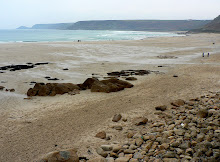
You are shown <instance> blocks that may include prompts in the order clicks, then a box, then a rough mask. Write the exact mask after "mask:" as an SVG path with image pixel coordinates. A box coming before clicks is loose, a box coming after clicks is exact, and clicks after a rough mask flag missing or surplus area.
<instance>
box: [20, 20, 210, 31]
mask: <svg viewBox="0 0 220 162" xmlns="http://www.w3.org/2000/svg"><path fill="white" fill-rule="evenodd" d="M210 22H211V20H100V21H97V20H94V21H78V22H76V23H56V24H36V25H33V26H32V27H30V28H29V27H25V26H20V27H19V28H17V29H58V30H121V31H189V30H193V29H199V28H202V27H203V26H204V25H206V24H208V23H210Z"/></svg>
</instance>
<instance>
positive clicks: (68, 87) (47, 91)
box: [27, 83, 80, 96]
mask: <svg viewBox="0 0 220 162" xmlns="http://www.w3.org/2000/svg"><path fill="white" fill-rule="evenodd" d="M75 89H78V90H79V89H80V88H79V87H78V86H77V85H75V84H72V83H47V84H44V83H36V84H35V86H34V88H30V89H29V90H28V92H27V95H28V96H55V95H56V94H65V93H68V92H71V91H73V90H75Z"/></svg>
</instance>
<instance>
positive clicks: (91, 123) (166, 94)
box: [0, 35, 220, 161]
mask: <svg viewBox="0 0 220 162" xmlns="http://www.w3.org/2000/svg"><path fill="white" fill-rule="evenodd" d="M197 36H198V35H197ZM202 36H203V35H202ZM202 36H201V37H202ZM198 38H200V37H195V38H194V37H193V36H192V37H191V38H190V36H189V37H187V39H190V40H191V39H192V40H191V43H192V44H189V45H188V42H187V43H185V44H184V43H183V42H185V39H186V38H185V39H184V38H182V39H184V40H182V39H181V38H179V39H178V38H169V39H168V40H167V39H165V38H163V39H156V38H154V39H150V40H146V41H144V42H142V41H131V42H116V43H121V44H120V45H123V47H124V48H123V50H125V49H126V48H125V47H129V46H130V45H132V46H131V47H132V48H133V47H137V50H138V51H137V53H140V52H141V50H142V48H138V47H139V46H141V47H142V46H150V48H152V49H153V48H154V47H157V46H158V45H160V47H166V48H167V49H170V50H168V51H164V53H162V55H165V56H170V55H171V56H173V55H174V56H179V55H186V56H187V55H190V53H191V52H192V53H193V52H194V53H193V55H192V54H191V55H192V56H195V52H196V51H197V52H198V53H200V49H199V48H198V47H197V46H196V45H199V47H202V49H204V50H207V51H210V50H211V48H207V47H205V48H204V45H205V44H206V46H207V44H209V43H211V42H208V43H207V42H206V40H204V41H202V42H201V40H199V39H198ZM215 39H216V40H218V44H219V42H220V40H219V38H218V37H215ZM176 41H178V42H176ZM197 41H198V42H197ZM141 42H142V43H143V44H139V43H141ZM167 42H169V43H167ZM99 43H100V42H99ZM126 43H127V44H126ZM64 44H65V43H64ZM67 44H68V43H67ZM89 44H90V43H89ZM92 44H96V43H92ZM100 45H101V47H103V48H106V47H105V46H103V43H100ZM0 46H1V45H0ZM189 46H193V47H196V50H195V51H194V49H190V50H185V51H182V52H181V51H178V49H180V48H183V47H184V48H185V47H187V48H188V47H189ZM31 47H32V46H31ZM113 47H114V48H115V47H118V46H113ZM177 47H179V48H177ZM217 47H218V49H219V45H218V46H217ZM48 48H49V47H48ZM90 48H91V46H90ZM150 48H149V49H150ZM172 48H175V49H176V50H172ZM0 49H1V48H0ZM15 49H19V48H15ZM24 49H26V50H23V49H22V50H21V52H24V51H26V52H27V53H28V51H29V50H27V48H24ZM58 49H59V50H61V51H62V52H64V53H65V52H68V50H67V49H68V46H67V47H66V48H63V47H56V50H58ZM129 49H130V48H129ZM117 50H118V49H117ZM157 50H158V49H155V50H153V51H152V53H153V52H154V51H157ZM42 51H43V50H42ZM43 52H45V51H43ZM96 52H97V51H94V52H93V53H94V54H95V53H96ZM147 52H149V51H146V53H147ZM217 52H218V53H216V54H213V55H212V54H211V55H210V57H209V58H207V57H206V58H202V57H195V58H193V59H190V60H188V61H187V62H189V63H196V64H186V63H184V62H183V63H182V64H175V65H174V64H171V63H170V64H164V65H166V66H167V67H166V66H165V67H162V68H159V67H157V66H158V65H160V64H152V65H148V64H147V65H146V64H128V62H125V63H121V62H115V63H114V62H113V63H112V62H104V64H107V65H106V66H105V67H103V66H102V64H101V63H102V61H98V62H97V63H95V64H94V63H91V64H86V65H89V67H88V69H92V71H98V72H99V74H100V75H104V73H106V72H108V71H114V70H125V69H124V68H125V67H127V68H128V67H132V68H135V67H136V68H144V69H146V70H159V71H164V72H165V74H159V75H156V74H154V75H149V76H146V77H145V76H144V77H140V78H138V80H137V81H135V82H132V83H133V84H134V85H135V86H134V87H133V88H131V89H125V90H124V91H120V92H116V93H109V94H104V93H91V92H88V91H83V92H81V94H78V95H75V96H70V95H62V96H55V97H45V98H44V97H36V98H35V97H34V99H33V100H30V101H28V100H20V101H15V100H13V99H12V98H9V99H7V101H5V102H7V103H5V105H4V106H6V107H5V108H4V109H6V111H3V114H1V115H2V116H1V123H2V125H1V126H2V127H1V131H2V132H5V133H4V134H3V135H2V137H1V139H0V140H1V141H0V142H1V143H2V144H3V147H1V148H4V149H3V150H1V151H2V152H3V153H2V155H1V160H4V161H7V160H8V161H32V160H33V159H38V158H39V157H41V156H42V155H43V154H46V153H48V152H51V151H54V150H60V149H68V148H72V147H77V148H78V149H79V154H80V155H83V154H86V151H87V150H88V147H91V148H92V149H94V148H95V147H96V146H98V145H100V144H106V143H108V142H106V141H103V140H100V139H96V138H95V137H94V136H95V134H96V133H97V132H98V130H102V129H105V128H106V129H107V130H108V133H109V134H111V135H112V136H113V139H112V140H111V141H110V142H112V141H118V142H119V141H123V140H124V137H123V138H121V137H120V136H117V135H114V134H115V133H116V132H115V131H113V130H112V129H110V128H111V126H112V125H111V124H109V121H110V120H111V118H112V116H113V115H114V114H115V113H122V114H123V116H130V117H131V118H134V117H136V116H138V115H143V114H144V115H145V116H146V117H147V118H149V119H152V118H154V117H155V116H154V115H153V113H154V112H155V111H154V106H158V105H160V104H168V102H170V101H171V100H174V99H178V98H183V99H189V98H190V97H195V96H196V97H197V96H199V95H201V93H204V92H207V91H209V90H219V89H220V81H219V80H220V78H219V76H220V75H218V74H219V72H218V71H219V66H218V63H219V60H220V58H219V54H220V52H219V51H218V50H217ZM27 53H26V54H27ZM45 53H47V50H46V52H45ZM118 53H121V50H119V51H118ZM158 54H159V53H157V54H156V55H154V56H158ZM9 56H10V55H9ZM41 56H45V55H41ZM38 57H40V56H38ZM62 57H63V56H62ZM67 57H68V56H67ZM58 58H60V57H56V58H53V59H54V60H55V59H58ZM28 59H30V58H28ZM50 59H51V58H50ZM142 59H143V58H142ZM5 60H7V58H6V57H5ZM20 60H22V59H20ZM33 60H37V61H42V60H41V59H39V58H38V59H33ZM33 60H31V61H33ZM158 60H159V59H158ZM25 61H26V60H25ZM61 61H62V60H61ZM172 61H173V62H175V61H176V59H172ZM18 62H19V61H18ZM206 63H208V64H206ZM101 68H102V69H101ZM43 69H44V68H43ZM76 69H77V68H76ZM74 70H75V69H74ZM86 70H87V69H86ZM90 72H91V71H88V72H86V73H88V74H89V73H90ZM89 75H91V73H90V74H89ZM173 75H178V77H177V78H174V77H173ZM87 76H88V75H87ZM20 77H21V76H20ZM64 81H65V80H64ZM21 86H24V85H23V84H21ZM15 89H16V88H15ZM21 91H24V90H21ZM24 92H25V91H24ZM13 106H14V107H13ZM1 108H2V107H1ZM7 108H9V109H8V110H7ZM146 111H147V112H146ZM124 131H126V130H124ZM122 133H123V131H122ZM116 134H117V133H116ZM48 137H49V138H48ZM9 141H10V142H9ZM55 144H56V145H58V146H56V147H54V145H55ZM82 145H83V146H82ZM81 146H82V147H81Z"/></svg>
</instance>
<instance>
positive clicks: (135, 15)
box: [0, 0, 220, 29]
mask: <svg viewBox="0 0 220 162" xmlns="http://www.w3.org/2000/svg"><path fill="white" fill-rule="evenodd" d="M218 15H220V0H0V21H1V23H0V29H7V28H16V27H18V26H22V25H24V26H32V25H34V24H39V23H59V22H76V21H80V20H113V19H114V20H121V19H163V20H164V19H166V20H168V19H169V20H173V19H213V18H215V17H217V16H218Z"/></svg>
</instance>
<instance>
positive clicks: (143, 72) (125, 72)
mask: <svg viewBox="0 0 220 162" xmlns="http://www.w3.org/2000/svg"><path fill="white" fill-rule="evenodd" d="M107 74H108V75H109V76H118V77H120V76H130V75H147V74H150V71H149V70H122V71H114V72H110V73H107Z"/></svg>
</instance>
